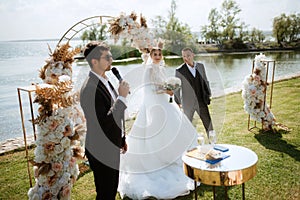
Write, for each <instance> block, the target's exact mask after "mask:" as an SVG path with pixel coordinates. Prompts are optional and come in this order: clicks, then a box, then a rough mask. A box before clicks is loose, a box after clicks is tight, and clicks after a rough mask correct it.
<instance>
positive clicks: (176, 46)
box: [80, 0, 300, 59]
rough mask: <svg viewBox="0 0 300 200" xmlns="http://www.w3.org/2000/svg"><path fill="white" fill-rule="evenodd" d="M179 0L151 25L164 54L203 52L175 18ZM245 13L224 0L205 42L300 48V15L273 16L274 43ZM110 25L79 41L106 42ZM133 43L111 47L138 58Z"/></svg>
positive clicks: (210, 18)
mask: <svg viewBox="0 0 300 200" xmlns="http://www.w3.org/2000/svg"><path fill="white" fill-rule="evenodd" d="M176 9H177V4H176V0H172V1H171V6H170V9H169V12H168V17H167V19H165V18H163V17H162V16H156V17H155V18H154V19H152V20H151V23H152V25H153V27H154V29H155V30H156V34H157V37H160V38H162V39H164V40H165V41H166V43H165V49H167V50H165V52H164V54H165V55H174V54H175V55H176V54H177V55H178V54H180V51H181V49H182V48H183V47H186V46H189V47H191V48H193V49H194V50H195V52H199V51H201V48H203V47H201V46H200V45H199V42H200V41H199V40H198V38H199V35H196V34H195V33H192V31H191V28H190V27H189V25H188V24H186V23H182V22H180V21H179V19H178V18H177V17H176ZM241 12H242V10H241V8H240V6H239V5H238V4H237V3H236V1H235V0H224V1H223V3H222V4H221V8H220V9H219V10H218V9H217V8H213V9H211V10H210V12H209V15H208V24H207V25H203V26H201V30H200V35H201V38H203V41H204V42H205V43H210V44H215V45H216V48H217V50H238V49H249V48H255V49H260V48H280V47H298V48H299V47H300V13H296V14H290V15H286V14H284V13H283V14H281V15H280V16H277V17H274V19H273V29H272V35H273V37H274V39H275V41H274V42H271V41H266V36H265V35H264V33H263V31H262V30H259V29H257V28H255V27H253V28H252V29H251V28H249V25H247V24H246V23H245V22H243V21H241V19H240V18H239V14H240V13H241ZM107 30H108V26H107V25H106V24H104V25H95V26H93V27H90V29H88V30H85V31H84V32H83V33H82V35H81V36H80V38H81V39H82V40H83V42H87V41H91V40H107V39H108V37H109V36H108V32H107ZM129 44H130V41H127V40H126V38H124V39H123V40H122V41H121V43H120V44H119V45H111V47H112V52H113V55H114V54H115V55H118V58H120V59H123V58H128V57H136V56H139V55H140V52H138V51H137V50H135V49H134V48H131V47H130V45H129Z"/></svg>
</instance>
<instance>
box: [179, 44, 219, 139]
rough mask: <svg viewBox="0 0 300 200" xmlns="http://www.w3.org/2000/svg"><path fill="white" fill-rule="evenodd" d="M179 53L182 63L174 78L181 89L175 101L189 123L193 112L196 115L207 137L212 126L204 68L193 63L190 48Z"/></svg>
mask: <svg viewBox="0 0 300 200" xmlns="http://www.w3.org/2000/svg"><path fill="white" fill-rule="evenodd" d="M181 53H182V58H183V61H184V63H183V64H182V65H181V66H180V67H178V68H177V69H176V72H175V76H176V77H178V78H179V79H180V80H181V89H179V90H176V91H175V101H176V103H177V104H178V105H179V106H180V107H182V108H183V111H184V113H185V115H186V116H187V117H188V118H189V120H190V121H192V120H193V116H194V113H195V111H196V112H197V113H198V115H199V117H200V119H201V120H202V123H203V125H204V128H205V131H206V134H207V136H208V134H209V131H211V130H213V125H212V122H211V117H210V113H209V110H208V105H209V104H210V97H211V90H210V87H209V82H208V80H207V77H206V72H205V68H204V65H203V64H202V63H197V62H194V53H193V50H192V49H191V48H184V49H182V51H181Z"/></svg>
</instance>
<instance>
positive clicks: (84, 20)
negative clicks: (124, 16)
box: [56, 15, 114, 47]
mask: <svg viewBox="0 0 300 200" xmlns="http://www.w3.org/2000/svg"><path fill="white" fill-rule="evenodd" d="M96 18H99V23H91V24H87V23H84V22H86V21H89V20H91V19H96ZM103 18H107V19H113V18H114V17H112V16H107V15H103V16H93V17H88V18H86V19H83V20H81V21H79V22H77V23H76V24H74V25H73V26H72V27H71V28H69V29H68V30H67V31H66V32H65V34H64V35H63V36H62V37H61V39H60V40H59V41H58V43H57V45H56V47H58V46H59V45H60V43H61V42H62V41H63V40H64V39H66V40H67V41H68V42H69V41H70V40H72V39H73V38H74V36H75V35H76V34H77V33H79V32H81V31H82V30H84V29H86V28H88V27H91V26H93V25H95V24H98V25H102V24H104V23H105V22H103ZM79 24H80V25H83V27H81V28H80V29H78V30H76V29H75V27H76V26H78V25H79ZM71 31H73V32H74V34H73V35H71V37H67V34H68V33H70V32H71Z"/></svg>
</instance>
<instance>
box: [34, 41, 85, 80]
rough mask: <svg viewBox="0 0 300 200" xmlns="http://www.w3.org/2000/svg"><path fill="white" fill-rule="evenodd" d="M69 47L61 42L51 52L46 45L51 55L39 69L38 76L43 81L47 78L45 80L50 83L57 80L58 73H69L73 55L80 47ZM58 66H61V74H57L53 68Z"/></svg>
mask: <svg viewBox="0 0 300 200" xmlns="http://www.w3.org/2000/svg"><path fill="white" fill-rule="evenodd" d="M70 47H71V46H70V45H69V43H66V44H62V45H61V46H58V47H57V48H56V49H55V51H54V52H53V53H52V51H51V49H50V47H49V46H48V48H49V51H50V56H51V57H50V59H48V60H46V65H44V67H42V68H41V69H40V74H39V77H40V78H41V79H42V80H44V81H45V79H46V78H48V80H46V81H45V82H46V83H49V84H51V83H55V82H57V81H58V77H59V76H60V75H70V72H72V65H71V64H72V63H73V62H74V56H75V55H77V54H78V53H80V51H81V49H80V48H75V49H74V50H71V51H69V48H70ZM60 68H62V69H61V74H57V70H55V69H60ZM47 73H48V75H47ZM49 74H50V75H49Z"/></svg>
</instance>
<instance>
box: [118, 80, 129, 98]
mask: <svg viewBox="0 0 300 200" xmlns="http://www.w3.org/2000/svg"><path fill="white" fill-rule="evenodd" d="M129 89H130V88H129V84H128V83H127V82H126V81H124V80H122V81H121V82H120V85H119V88H118V92H119V95H120V96H122V97H125V98H126V97H127V95H128V93H129Z"/></svg>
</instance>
